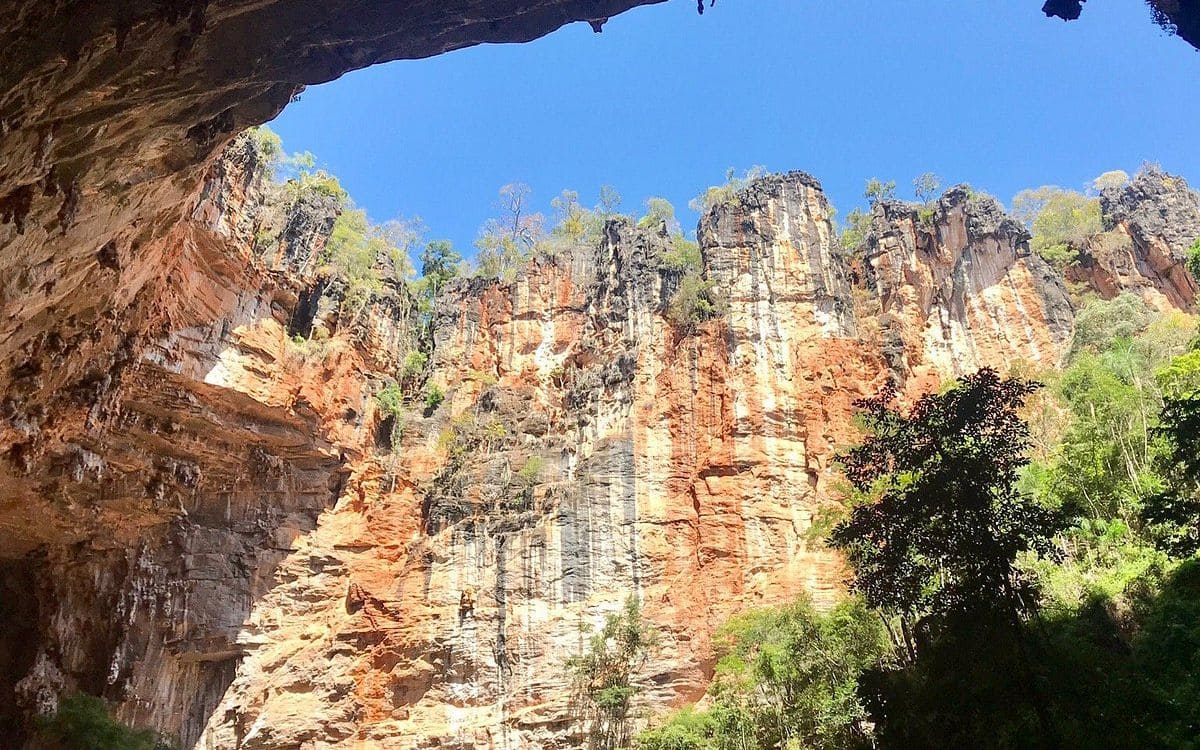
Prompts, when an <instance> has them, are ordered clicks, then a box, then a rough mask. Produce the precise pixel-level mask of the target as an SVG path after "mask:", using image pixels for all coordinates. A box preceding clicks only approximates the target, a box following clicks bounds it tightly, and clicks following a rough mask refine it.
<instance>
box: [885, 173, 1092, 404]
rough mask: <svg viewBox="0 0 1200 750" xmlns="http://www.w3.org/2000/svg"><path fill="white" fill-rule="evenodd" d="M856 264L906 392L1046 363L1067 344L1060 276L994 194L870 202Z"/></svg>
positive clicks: (1069, 328) (1068, 316) (1068, 317)
mask: <svg viewBox="0 0 1200 750" xmlns="http://www.w3.org/2000/svg"><path fill="white" fill-rule="evenodd" d="M861 266H862V270H861V275H862V283H863V285H864V286H865V287H866V289H867V290H869V291H870V292H871V294H872V298H871V299H870V300H869V301H868V303H867V304H868V306H869V308H868V309H869V310H870V312H871V313H872V317H874V318H876V319H877V328H876V330H875V331H874V332H873V333H874V335H875V336H877V337H878V340H879V344H880V346H881V351H882V353H883V356H884V358H885V359H886V361H887V362H888V365H889V367H890V368H891V371H892V372H893V374H894V375H895V376H896V377H897V378H898V379H900V380H902V381H909V380H910V379H911V380H912V382H910V383H909V387H910V388H911V389H915V391H914V392H921V391H923V390H928V389H930V388H936V387H938V385H939V384H940V379H943V378H946V377H949V376H955V375H959V374H963V373H966V372H972V371H974V370H976V369H978V368H980V367H982V366H984V365H988V364H995V363H1004V364H1005V365H1006V366H1007V365H1011V364H1014V363H1018V362H1021V361H1024V362H1027V363H1029V364H1031V365H1034V366H1035V367H1037V368H1047V367H1054V366H1056V365H1057V364H1058V363H1059V361H1060V359H1061V357H1062V355H1063V353H1064V352H1065V348H1066V346H1067V345H1068V344H1069V343H1070V338H1071V334H1072V332H1073V330H1074V324H1073V313H1072V310H1071V304H1070V301H1069V299H1068V297H1067V293H1066V290H1065V288H1064V286H1063V283H1062V280H1061V278H1060V277H1059V276H1058V274H1057V273H1055V272H1054V270H1053V269H1052V268H1050V266H1049V265H1047V263H1046V262H1045V261H1044V260H1042V259H1041V258H1040V257H1038V256H1037V255H1036V254H1034V253H1031V252H1030V250H1029V234H1028V232H1026V231H1025V229H1024V227H1022V226H1021V225H1020V224H1019V223H1018V222H1016V221H1015V220H1013V219H1012V218H1010V217H1008V216H1006V215H1005V214H1004V212H1003V210H1002V209H1001V208H1000V205H999V204H998V203H997V202H996V201H995V199H993V198H991V197H990V196H986V195H981V194H976V193H974V192H972V191H971V190H970V189H969V188H967V187H965V186H960V187H956V188H952V189H950V190H949V191H947V192H946V194H945V195H943V196H942V197H941V198H940V199H939V200H937V201H936V202H935V203H933V204H930V205H928V206H924V207H921V206H916V205H913V204H909V203H902V202H898V201H882V202H880V203H879V204H877V205H876V207H875V210H874V213H873V215H872V228H871V231H870V233H869V234H868V236H867V238H866V242H865V249H864V257H863V259H862V261H861Z"/></svg>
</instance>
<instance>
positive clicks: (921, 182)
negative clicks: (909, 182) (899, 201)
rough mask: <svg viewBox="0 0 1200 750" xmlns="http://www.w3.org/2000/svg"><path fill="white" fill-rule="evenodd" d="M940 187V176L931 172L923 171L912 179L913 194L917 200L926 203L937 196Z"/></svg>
mask: <svg viewBox="0 0 1200 750" xmlns="http://www.w3.org/2000/svg"><path fill="white" fill-rule="evenodd" d="M941 187H942V178H941V177H938V176H937V175H935V174H934V173H933V172H925V173H924V174H922V175H920V176H918V177H917V178H916V179H915V180H913V194H914V195H916V196H917V200H919V201H921V202H922V203H928V202H929V201H931V200H933V199H934V198H936V197H937V192H938V190H940V189H941Z"/></svg>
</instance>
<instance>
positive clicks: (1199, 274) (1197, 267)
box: [1185, 238, 1200, 281]
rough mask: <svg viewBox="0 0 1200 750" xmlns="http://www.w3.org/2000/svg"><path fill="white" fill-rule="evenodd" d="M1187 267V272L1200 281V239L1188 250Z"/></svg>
mask: <svg viewBox="0 0 1200 750" xmlns="http://www.w3.org/2000/svg"><path fill="white" fill-rule="evenodd" d="M1185 265H1187V270H1188V271H1190V272H1191V274H1192V278H1194V279H1196V280H1197V281H1200V238H1198V239H1197V240H1196V241H1195V242H1193V243H1192V246H1191V247H1190V248H1188V256H1187V261H1186V262H1185Z"/></svg>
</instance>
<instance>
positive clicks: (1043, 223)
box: [1012, 186, 1104, 268]
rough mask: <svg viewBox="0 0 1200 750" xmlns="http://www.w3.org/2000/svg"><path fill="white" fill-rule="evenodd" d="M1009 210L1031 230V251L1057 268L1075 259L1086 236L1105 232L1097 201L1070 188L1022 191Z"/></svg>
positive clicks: (1047, 187)
mask: <svg viewBox="0 0 1200 750" xmlns="http://www.w3.org/2000/svg"><path fill="white" fill-rule="evenodd" d="M1012 212H1013V215H1014V216H1016V217H1017V218H1018V219H1019V220H1020V221H1021V222H1023V223H1024V224H1025V225H1026V226H1027V227H1029V229H1030V230H1031V231H1032V232H1033V240H1032V241H1031V242H1030V247H1031V248H1032V249H1033V251H1034V252H1036V253H1038V254H1039V255H1041V256H1042V257H1043V258H1045V259H1046V260H1048V261H1049V262H1050V263H1052V264H1055V265H1056V266H1058V267H1060V268H1061V267H1062V266H1064V265H1066V264H1069V263H1071V262H1073V261H1074V260H1075V259H1076V257H1077V256H1078V251H1079V249H1080V248H1082V247H1084V245H1085V244H1086V243H1087V241H1088V238H1090V237H1092V236H1093V235H1096V234H1099V233H1100V232H1102V231H1104V224H1103V222H1102V221H1101V217H1100V201H1099V200H1098V199H1096V198H1088V197H1087V196H1084V195H1081V194H1080V193H1077V192H1075V191H1073V190H1063V189H1062V188H1058V187H1053V186H1045V187H1040V188H1036V189H1033V190H1022V191H1021V192H1020V193H1017V195H1016V196H1015V197H1014V198H1013V211H1012Z"/></svg>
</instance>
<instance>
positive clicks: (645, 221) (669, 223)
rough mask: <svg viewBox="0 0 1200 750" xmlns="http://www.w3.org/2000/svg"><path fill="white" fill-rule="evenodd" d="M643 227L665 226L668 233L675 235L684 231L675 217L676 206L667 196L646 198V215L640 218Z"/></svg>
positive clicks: (640, 225)
mask: <svg viewBox="0 0 1200 750" xmlns="http://www.w3.org/2000/svg"><path fill="white" fill-rule="evenodd" d="M638 226H639V227H641V228H642V229H655V228H658V227H665V228H666V231H667V234H668V235H670V236H672V237H674V236H676V235H678V234H681V233H682V232H683V228H682V227H681V226H680V224H679V220H678V219H676V218H675V206H673V205H671V201H669V200H667V199H666V198H659V197H651V198H647V199H646V215H645V216H643V217H642V218H640V219H638Z"/></svg>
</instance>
